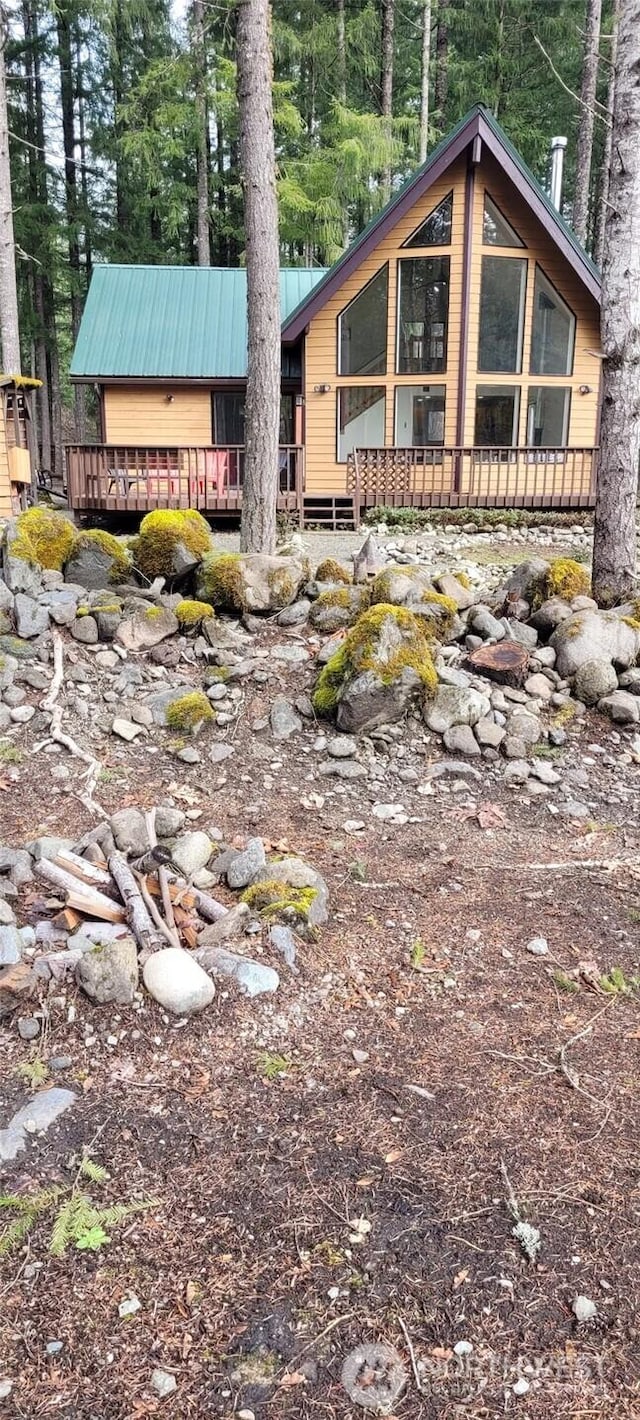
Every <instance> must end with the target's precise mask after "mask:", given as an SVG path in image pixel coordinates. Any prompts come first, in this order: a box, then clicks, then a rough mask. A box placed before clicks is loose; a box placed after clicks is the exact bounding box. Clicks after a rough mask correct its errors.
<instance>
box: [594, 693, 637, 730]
mask: <svg viewBox="0 0 640 1420" xmlns="http://www.w3.org/2000/svg"><path fill="white" fill-rule="evenodd" d="M598 709H599V710H601V711H602V713H603V714H604V715H608V716H609V719H610V720H613V721H614V723H615V724H616V725H637V723H638V721H639V720H640V702H639V700H638V696H637V695H630V694H629V692H628V690H614V692H613V694H612V695H605V696H604V697H603V699H602V700H599V701H598Z"/></svg>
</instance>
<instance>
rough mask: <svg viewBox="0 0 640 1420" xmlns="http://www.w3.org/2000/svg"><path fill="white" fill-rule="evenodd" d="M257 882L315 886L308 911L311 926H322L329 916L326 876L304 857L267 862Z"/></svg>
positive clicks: (297, 886)
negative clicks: (318, 871)
mask: <svg viewBox="0 0 640 1420" xmlns="http://www.w3.org/2000/svg"><path fill="white" fill-rule="evenodd" d="M256 881H257V882H278V883H288V884H289V886H290V887H296V888H305V887H309V888H314V889H315V894H316V895H315V897H314V899H313V901H312V903H311V906H310V908H309V913H308V919H307V920H308V923H309V926H310V927H322V925H323V924H324V923H325V922H327V921H328V918H329V910H328V908H329V890H328V888H327V884H326V883H325V881H324V878H323V877H321V875H320V873H317V872H316V870H315V868H312V867H310V865H309V864H308V863H305V862H304V861H303V859H302V858H281V859H279V860H276V861H275V862H273V861H272V862H270V863H267V865H266V867H265V868H263V869H262V871H261V872H260V873H259V874H258V877H257V879H256Z"/></svg>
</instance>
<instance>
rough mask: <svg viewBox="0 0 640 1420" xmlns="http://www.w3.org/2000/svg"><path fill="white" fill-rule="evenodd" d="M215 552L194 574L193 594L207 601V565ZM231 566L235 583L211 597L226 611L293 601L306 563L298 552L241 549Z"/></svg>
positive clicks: (273, 606) (278, 605)
mask: <svg viewBox="0 0 640 1420" xmlns="http://www.w3.org/2000/svg"><path fill="white" fill-rule="evenodd" d="M216 556H217V554H216V553H211V554H209V555H208V556H207V557H206V558H205V560H204V563H203V565H202V567H201V568H200V569H199V571H198V574H197V579H196V584H197V589H198V590H197V594H198V596H200V597H201V598H202V599H203V600H204V601H211V596H210V595H209V593H210V591H211V587H210V583H209V576H208V569H209V567H210V565H211V564H212V562H214V561H215V558H216ZM233 570H234V578H233V582H234V584H235V585H234V586H233V587H231V588H230V589H229V594H228V595H227V594H225V593H223V592H222V591H221V595H220V597H217V598H216V597H214V603H215V605H216V606H220V607H222V608H223V609H224V610H227V611H248V612H255V611H282V610H283V608H284V607H285V606H290V605H291V603H292V602H295V600H296V598H297V596H298V593H299V592H300V589H301V587H302V586H303V584H304V582H305V581H306V579H307V573H308V566H307V563H306V561H305V559H304V558H303V557H302V556H300V557H298V556H295V557H286V556H285V557H280V556H277V557H267V556H266V555H264V554H262V553H258V552H256V553H241V554H240V556H238V557H237V558H236V560H235V563H234V569H233Z"/></svg>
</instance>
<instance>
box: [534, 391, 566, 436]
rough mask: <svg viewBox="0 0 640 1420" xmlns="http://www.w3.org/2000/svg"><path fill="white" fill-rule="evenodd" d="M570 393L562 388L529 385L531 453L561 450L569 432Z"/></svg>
mask: <svg viewBox="0 0 640 1420" xmlns="http://www.w3.org/2000/svg"><path fill="white" fill-rule="evenodd" d="M570 401H571V390H570V389H569V388H568V386H562V385H530V386H529V393H528V398H527V443H528V444H530V445H531V447H532V448H534V449H554V448H555V449H557V448H562V446H563V445H564V444H566V442H567V435H568V432H569V406H570Z"/></svg>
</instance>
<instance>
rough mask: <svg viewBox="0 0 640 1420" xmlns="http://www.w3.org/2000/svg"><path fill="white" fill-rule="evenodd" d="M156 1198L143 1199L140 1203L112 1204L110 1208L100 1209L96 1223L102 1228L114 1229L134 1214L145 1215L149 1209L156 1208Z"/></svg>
mask: <svg viewBox="0 0 640 1420" xmlns="http://www.w3.org/2000/svg"><path fill="white" fill-rule="evenodd" d="M157 1207H158V1200H157V1198H144V1199H142V1201H141V1202H140V1203H114V1205H113V1207H112V1208H101V1209H100V1211H99V1212H98V1214H97V1215H96V1222H97V1223H99V1224H100V1226H101V1227H103V1228H115V1227H117V1225H118V1224H119V1223H124V1222H126V1220H127V1218H130V1217H131V1216H132V1215H133V1214H134V1213H146V1212H147V1211H148V1209H149V1208H157Z"/></svg>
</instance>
